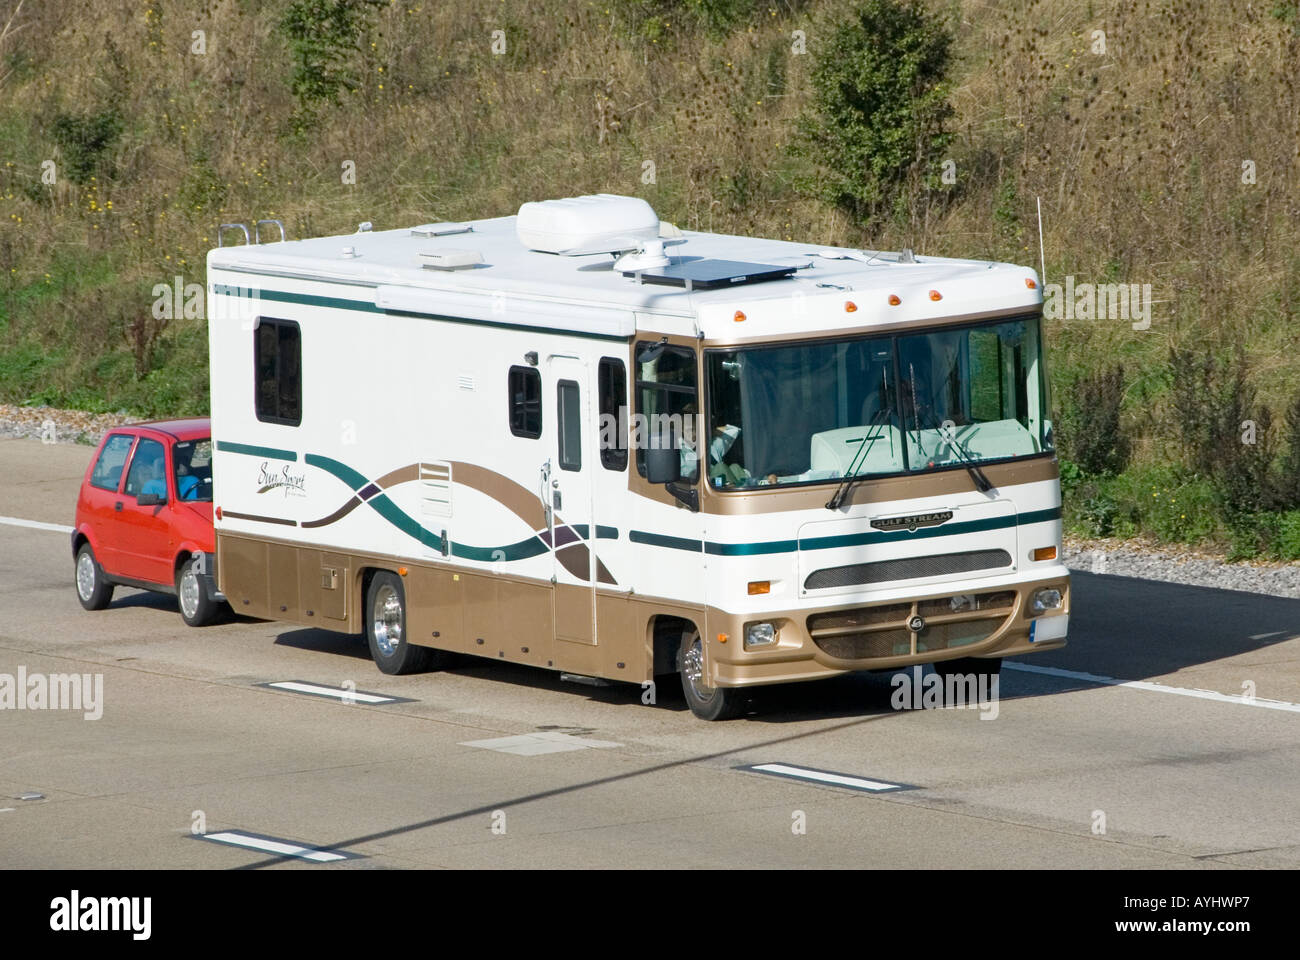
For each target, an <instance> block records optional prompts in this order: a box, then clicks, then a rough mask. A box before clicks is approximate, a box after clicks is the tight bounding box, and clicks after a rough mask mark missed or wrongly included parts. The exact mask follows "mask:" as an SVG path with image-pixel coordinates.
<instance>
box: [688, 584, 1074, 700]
mask: <svg viewBox="0 0 1300 960" xmlns="http://www.w3.org/2000/svg"><path fill="white" fill-rule="evenodd" d="M1044 587H1053V588H1056V589H1058V590H1060V591H1061V606H1060V608H1059V609H1057V610H1053V611H1050V612H1048V613H1045V614H1040V615H1033V613H1032V611H1030V609H1029V606H1030V600H1031V598H1032V596H1033V594H1034V593H1035V591H1037V590H1039V589H1041V588H1044ZM918 616H919V617H921V618H922V620H923V621H924V625H923V626H922V627H921V629H920V630H919V631H917V630H916V629H914V627H915V626H916V621H915V620H914V618H916V617H918ZM705 619H706V623H707V630H706V632H705V637H706V638H707V651H706V660H707V664H708V670H709V675H710V678H711V682H712V683H713V685H714V686H719V687H747V686H756V685H761V684H769V683H789V682H793V681H799V680H817V679H822V678H825V677H831V676H837V675H839V674H843V673H852V672H855V671H861V670H893V669H897V668H900V667H907V666H911V665H913V664H918V663H933V662H935V661H939V660H948V659H952V658H955V657H1010V656H1017V655H1020V654H1025V653H1035V652H1038V651H1040V650H1055V649H1059V648H1060V647H1063V646H1065V643H1066V634H1067V633H1068V631H1069V622H1070V578H1069V574H1068V573H1066V572H1064V568H1061V573H1059V574H1056V575H1052V576H1047V577H1043V578H1041V579H1035V580H1032V581H1027V582H1024V583H1016V584H1009V585H1000V586H987V587H983V588H980V589H970V588H965V589H954V588H953V587H952V586H949V587H947V588H946V589H937V588H935V589H934V590H933V592H928V593H918V594H917V596H915V597H913V598H909V599H906V600H897V599H895V600H888V601H883V602H867V603H862V602H859V603H848V604H843V603H842V604H836V605H835V606H823V607H808V608H800V609H794V610H776V611H766V612H763V613H761V614H758V613H752V612H751V613H744V614H734V613H728V612H725V611H722V610H719V609H716V608H712V607H711V608H709V610H708V612H707V614H706V617H705ZM756 622H769V623H773V624H774V625H776V627H777V642H776V643H775V644H773V645H772V646H769V647H759V648H757V649H753V650H747V649H746V648H745V645H744V641H745V627H746V625H747V624H751V623H756Z"/></svg>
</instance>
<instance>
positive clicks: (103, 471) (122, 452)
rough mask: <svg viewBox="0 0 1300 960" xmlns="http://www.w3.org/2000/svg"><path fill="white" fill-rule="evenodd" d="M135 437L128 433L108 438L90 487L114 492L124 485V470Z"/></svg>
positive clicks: (96, 464)
mask: <svg viewBox="0 0 1300 960" xmlns="http://www.w3.org/2000/svg"><path fill="white" fill-rule="evenodd" d="M134 442H135V437H133V436H131V435H130V434H126V433H115V434H113V435H112V436H111V437H109V438H108V442H107V443H105V444H104V449H103V450H101V451H100V452H99V459H98V460H96V461H95V469H94V470H92V471H91V474H90V485H91V486H92V487H99V489H101V490H112V491H113V492H114V493H116V492H117V488H118V486H119V485H121V483H122V468H123V467H124V466H126V456H127V454H129V453H130V452H131V444H132V443H134Z"/></svg>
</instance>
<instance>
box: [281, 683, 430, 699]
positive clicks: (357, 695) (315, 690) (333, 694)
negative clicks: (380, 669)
mask: <svg viewBox="0 0 1300 960" xmlns="http://www.w3.org/2000/svg"><path fill="white" fill-rule="evenodd" d="M260 686H263V687H273V688H275V689H276V690H288V691H290V692H291V693H306V694H309V695H311V696H314V697H329V698H331V699H333V700H355V701H356V702H357V703H407V702H409V701H407V700H406V699H405V698H403V697H381V696H379V695H378V694H375V693H362V692H361V691H360V690H345V689H343V688H341V687H322V686H320V685H319V684H315V683H301V682H299V681H297V680H278V681H276V682H275V683H263V684H260Z"/></svg>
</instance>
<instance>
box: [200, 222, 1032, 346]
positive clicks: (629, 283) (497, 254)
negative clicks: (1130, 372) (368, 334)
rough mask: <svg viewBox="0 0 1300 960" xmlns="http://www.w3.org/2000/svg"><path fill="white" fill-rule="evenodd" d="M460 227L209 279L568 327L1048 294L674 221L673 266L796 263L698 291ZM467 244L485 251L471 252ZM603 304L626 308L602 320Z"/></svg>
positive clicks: (879, 315)
mask: <svg viewBox="0 0 1300 960" xmlns="http://www.w3.org/2000/svg"><path fill="white" fill-rule="evenodd" d="M456 226H457V227H458V228H464V227H468V228H470V229H468V230H457V231H456V232H446V233H441V231H434V230H430V229H428V228H410V227H408V228H404V229H400V230H386V231H375V232H369V231H367V232H360V233H356V234H349V235H343V236H336V237H319V238H315V239H311V240H291V241H288V242H281V243H264V244H260V245H252V246H235V247H224V248H219V249H214V250H212V251H211V252H210V253H209V254H208V268H209V271H210V282H212V283H223V284H230V283H236V284H239V285H241V286H256V287H260V288H263V289H273V288H274V289H281V288H284V287H285V284H282V283H276V282H274V280H271V281H270V282H268V280H267V279H259V280H257V281H255V282H254V281H249V280H243V279H241V278H240V277H238V276H234V277H232V276H230V275H228V274H226V273H224V272H225V271H230V272H231V273H233V274H236V275H239V274H253V275H255V276H257V277H260V278H277V277H278V278H284V279H288V280H296V281H308V282H312V288H313V289H315V283H327V284H332V285H333V284H346V285H349V286H353V287H362V288H375V289H374V291H373V292H372V293H369V294H367V295H368V296H370V297H371V298H372V299H373V302H374V303H375V304H376V305H377V306H379V307H381V308H384V309H398V310H403V311H409V312H428V313H431V314H447V313H455V314H456V315H459V313H457V310H458V309H459V308H458V305H463V304H470V303H472V302H473V301H475V300H477V301H482V302H486V301H488V300H490V299H492V298H497V299H500V298H502V297H505V298H508V299H509V301H510V302H511V305H512V307H514V306H516V305H520V304H523V305H525V310H526V309H528V306H527V305H530V304H531V305H533V306H535V307H537V308H538V311H539V315H541V314H545V315H546V316H547V318H548V321H547V324H548V325H550V326H559V327H563V328H565V329H573V330H584V329H588V328H590V329H592V330H595V331H597V332H601V333H605V334H611V333H612V334H614V335H619V336H631V335H633V333H635V331H636V330H638V329H649V330H655V331H662V332H666V333H683V334H688V335H701V336H704V337H706V338H709V339H719V338H720V339H727V340H745V339H750V338H756V337H769V336H774V335H781V334H788V335H797V334H801V333H809V332H822V331H830V330H835V329H839V328H845V329H848V328H852V329H862V328H864V327H870V326H872V325H877V324H886V323H888V324H895V323H899V322H917V323H921V322H925V321H927V320H935V319H938V318H944V317H952V316H956V315H961V316H966V315H981V314H991V313H995V312H1001V311H1009V310H1014V309H1020V308H1024V309H1026V310H1029V309H1034V308H1036V307H1037V305H1038V304H1040V303H1041V302H1042V296H1041V291H1040V290H1039V289H1038V288H1037V287H1038V284H1037V275H1036V274H1035V272H1034V271H1033V270H1032V269H1030V268H1028V267H1019V266H1013V265H1011V264H1003V263H992V262H988V261H979V260H954V259H943V258H937V257H924V256H921V257H916V258H913V262H908V258H907V257H906V256H903V257H901V258H900V255H899V254H896V253H887V252H869V251H867V252H864V251H858V250H845V249H833V248H826V247H822V246H819V245H817V244H813V243H790V242H786V241H780V240H763V239H757V238H752V237H737V236H728V235H724V234H714V233H697V232H692V231H682V232H681V238H682V241H683V242H678V243H674V244H672V245H670V246H668V247H667V250H666V253H667V255H668V256H669V257H670V258H671V265H672V266H673V267H678V268H680V267H681V266H683V265H687V264H690V263H694V262H698V261H700V260H717V261H740V262H742V263H746V264H762V265H764V266H767V267H769V268H777V269H774V270H773V271H772V272H773V273H774V274H780V273H782V272H783V270H782V269H780V268H789V267H796V268H797V269H796V270H795V272H794V274H793V276H790V277H777V278H776V279H771V280H767V281H766V282H758V283H746V284H743V285H737V286H732V285H726V284H723V285H720V286H717V287H714V288H712V289H699V288H692V287H690V286H669V285H664V284H663V283H647V282H640V281H639V280H638V278H637V277H635V276H630V277H629V276H624V275H623V273H622V272H620V271H615V270H614V269H613V267H614V259H615V258H614V257H613V256H612V255H611V254H606V253H598V254H591V255H584V256H560V255H557V254H552V253H541V252H538V251H534V250H529V249H526V248H525V247H524V245H523V244H522V243H520V241H519V239H518V237H517V236H516V230H515V217H499V218H495V219H487V220H475V221H466V222H465V223H464V224H456ZM436 234H441V235H436ZM440 252H441V254H442V255H439V254H440ZM475 252H476V253H478V254H481V256H482V262H481V263H475V262H473V260H474V257H473V256H472V254H473V253H475ZM436 264H446V265H447V266H435V265H436ZM213 271H216V272H218V273H217V274H213V273H212V272H213ZM646 272H647V273H649V272H651V271H646ZM686 273H688V274H689V273H690V271H689V270H687V271H686ZM1029 281H1033V285H1032V286H1031V285H1030V283H1029ZM337 289H338V288H337V287H331V290H334V291H337ZM327 295H332V296H344V295H343V294H338V293H327ZM891 295H892V296H891ZM893 299H896V300H897V301H898V302H897V303H892V302H891V300H893ZM569 306H572V307H574V308H575V309H568V307H569ZM602 312H606V313H608V314H609V315H610V316H614V317H618V318H621V319H618V320H617V321H610V320H609V319H608V318H603V319H602V317H601V314H602ZM742 319H743V322H744V326H743V327H742V326H741V323H740V322H739V321H741V320H742Z"/></svg>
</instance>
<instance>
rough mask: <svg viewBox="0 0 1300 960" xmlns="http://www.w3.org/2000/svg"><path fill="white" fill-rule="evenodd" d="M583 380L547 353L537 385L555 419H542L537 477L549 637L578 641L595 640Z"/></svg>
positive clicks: (577, 367) (590, 459)
mask: <svg viewBox="0 0 1300 960" xmlns="http://www.w3.org/2000/svg"><path fill="white" fill-rule="evenodd" d="M589 376H590V370H589V369H588V367H587V364H586V363H585V362H583V361H582V360H580V359H579V358H577V357H569V356H554V355H553V356H551V357H548V358H547V361H546V371H545V380H546V382H545V384H544V385H543V387H542V390H543V394H542V396H543V401H544V402H543V407H545V406H546V403H545V399H546V397H547V394H549V395H550V396H551V397H553V398H554V400H555V407H554V410H555V416H553V417H543V418H542V424H543V426H542V431H543V435H542V439H543V443H544V449H545V450H546V452H547V456H548V462H547V463H543V464H542V467H541V473H540V482H541V483H542V484H543V486H544V490H545V496H544V499H543V506H545V507H546V508H547V511H546V514H547V527H548V530H547V537H546V539H547V541H548V543H549V544H550V547H551V564H552V577H553V578H554V582H555V589H554V598H555V599H554V603H555V636H556V639H557V640H568V641H576V642H578V643H595V642H596V579H595V575H594V573H595V571H594V565H595V554H594V551H593V549H592V546H591V545H592V544H594V542H595V540H594V535H595V529H596V520H595V518H594V517H593V516H592V488H591V478H592V470H593V469H594V468H595V467H596V465H597V463H598V461H599V458H598V456H597V455H596V444H597V436H596V431H595V429H594V427H593V426H592V424H593V423H594V420H593V418H592V416H591V392H592V391H591V380H590V379H589Z"/></svg>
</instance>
